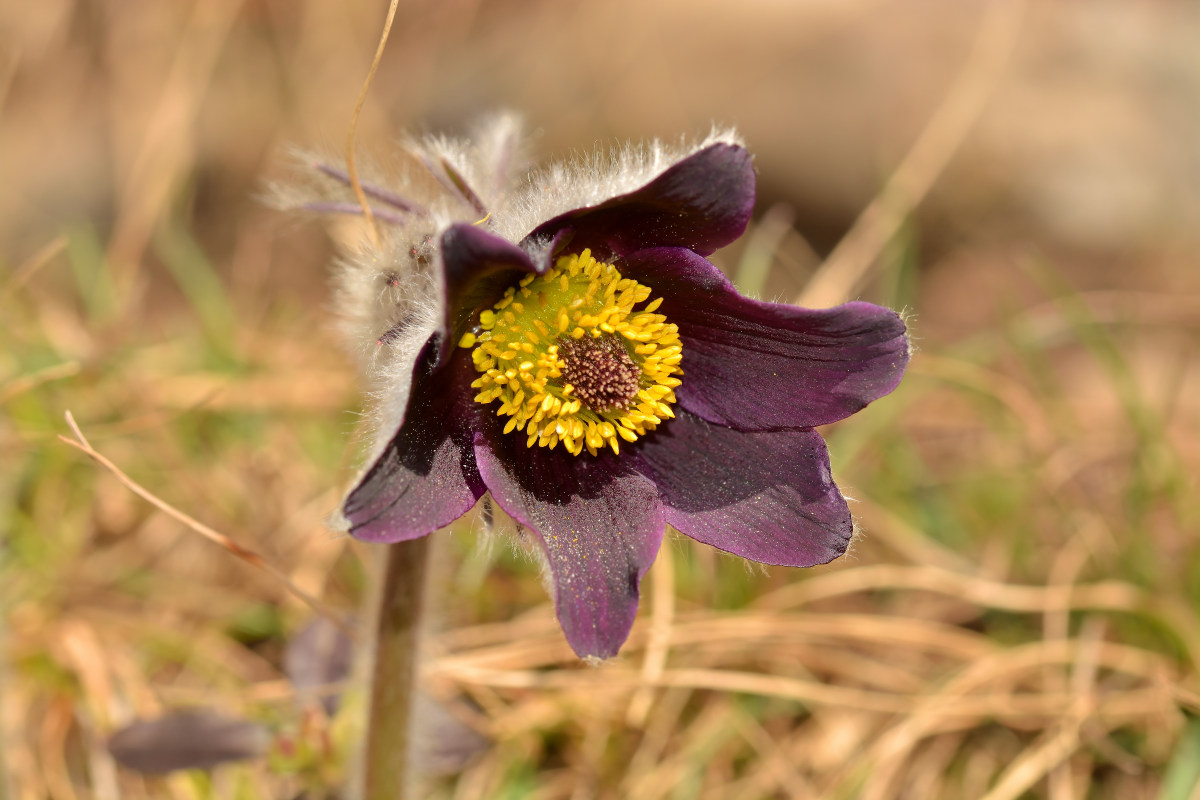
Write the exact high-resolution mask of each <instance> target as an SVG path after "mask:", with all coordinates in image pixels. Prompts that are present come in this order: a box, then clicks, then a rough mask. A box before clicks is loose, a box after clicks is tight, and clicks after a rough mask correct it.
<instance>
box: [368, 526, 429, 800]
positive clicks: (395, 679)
mask: <svg viewBox="0 0 1200 800" xmlns="http://www.w3.org/2000/svg"><path fill="white" fill-rule="evenodd" d="M386 551H387V559H386V564H385V566H384V575H383V584H382V586H381V587H380V594H379V601H378V611H377V615H376V619H375V650H374V661H373V664H372V666H371V704H370V706H369V708H368V709H367V740H366V746H365V747H364V749H363V757H364V764H363V772H362V780H363V794H362V796H363V798H364V800H403V798H405V797H407V796H408V789H409V787H410V786H411V784H412V780H411V776H410V774H409V773H410V769H411V753H410V747H409V744H410V742H409V739H410V734H411V728H412V716H413V714H412V711H413V705H414V702H415V688H416V679H417V666H418V653H417V633H418V628H419V626H420V622H421V606H422V598H423V595H424V591H425V573H426V571H427V570H426V566H427V564H428V562H429V537H428V536H423V537H421V538H420V539H413V540H412V541H409V542H399V543H397V544H392V545H388V546H387V548H386Z"/></svg>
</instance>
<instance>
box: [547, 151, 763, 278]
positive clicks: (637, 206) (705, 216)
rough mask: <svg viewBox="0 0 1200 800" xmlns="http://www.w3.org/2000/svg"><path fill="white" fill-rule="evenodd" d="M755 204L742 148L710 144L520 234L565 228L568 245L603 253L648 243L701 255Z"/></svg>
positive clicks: (740, 225) (735, 232) (728, 235)
mask: <svg viewBox="0 0 1200 800" xmlns="http://www.w3.org/2000/svg"><path fill="white" fill-rule="evenodd" d="M753 210H754V166H753V164H752V163H751V161H750V154H749V153H747V152H746V150H745V148H742V147H738V146H737V145H731V144H714V145H710V146H709V147H706V148H704V149H703V150H698V151H696V152H695V153H693V154H692V155H690V156H688V157H687V158H685V159H683V160H682V161H679V162H677V163H676V164H673V165H672V166H671V167H669V168H668V169H667V170H666V171H664V172H663V173H662V174H661V175H659V176H658V177H657V178H655V179H654V180H652V181H650V183H648V184H646V185H645V186H643V187H642V188H640V189H637V190H636V191H633V192H630V193H629V194H624V195H621V196H619V197H614V198H612V199H611V200H606V201H605V202H603V203H600V204H599V205H595V206H590V207H588V208H578V209H575V210H574V211H568V212H567V213H565V214H561V215H559V216H557V217H555V218H554V219H551V220H549V221H548V222H544V223H542V224H541V225H539V226H538V227H537V228H536V229H535V230H534V231H533V232H532V233H530V234H529V236H528V237H526V238H532V239H537V238H541V239H548V238H550V237H551V236H553V235H554V234H556V233H558V232H559V231H562V230H566V229H569V230H570V232H571V234H572V235H571V237H570V238H569V239H568V240H567V241H565V242H564V245H565V246H566V247H568V248H569V249H570V250H571V251H572V252H579V251H581V250H583V249H584V248H591V250H592V253H593V254H594V255H596V257H597V258H602V259H603V258H610V257H613V256H620V255H624V254H626V253H632V252H633V251H635V250H641V249H644V248H647V247H686V248H688V249H689V250H694V251H696V252H697V253H700V254H702V255H708V254H709V253H711V252H713V251H714V250H716V249H717V248H719V247H724V246H725V245H727V244H729V243H730V242H732V241H733V240H734V239H736V238H738V237H739V236H741V235H742V233H743V231H745V230H746V224H747V223H748V222H749V221H750V214H751V212H752V211H753Z"/></svg>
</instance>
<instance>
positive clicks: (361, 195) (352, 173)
mask: <svg viewBox="0 0 1200 800" xmlns="http://www.w3.org/2000/svg"><path fill="white" fill-rule="evenodd" d="M399 4H400V0H392V2H391V3H390V4H389V5H388V13H387V18H386V19H385V20H384V23H383V32H382V33H381V34H380V35H379V46H378V47H376V48H375V57H374V58H373V59H371V69H370V70H369V71H368V72H367V79H366V80H365V81H363V85H362V89H361V90H360V91H359V93H358V100H357V101H355V103H354V113H353V114H351V115H350V129H349V130H348V131H346V174H347V175H348V176H349V178H350V188H352V189H353V190H354V196H355V198H357V199H358V204H359V205H360V206H361V207H362V213H363V218H364V219H366V221H367V230H368V231H369V232H370V236H371V243H372V244H374V245H375V246H376V247H378V246H379V241H380V239H379V226H378V225H377V224H376V222H375V213H374V212H373V211H372V210H371V204H370V203H369V202H367V194H366V192H364V191H363V187H362V183H361V182H359V180H358V164H357V162H356V161H355V158H354V140H355V137H356V136H357V135H358V119H359V117H361V116H362V110H363V106H364V105H365V104H366V102H367V92H368V91H369V90H370V88H371V81H373V80H375V72H376V70H378V69H379V62H380V61H382V60H383V51H384V49H385V48H386V47H387V41H388V37H389V36H390V35H391V33H392V22H393V20H395V18H396V7H397V6H398V5H399Z"/></svg>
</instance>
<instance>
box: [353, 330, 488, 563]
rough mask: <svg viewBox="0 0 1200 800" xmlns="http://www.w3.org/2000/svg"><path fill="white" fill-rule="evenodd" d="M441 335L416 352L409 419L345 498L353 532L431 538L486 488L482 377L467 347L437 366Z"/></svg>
mask: <svg viewBox="0 0 1200 800" xmlns="http://www.w3.org/2000/svg"><path fill="white" fill-rule="evenodd" d="M436 348H437V335H436V334H435V335H434V336H432V337H430V340H429V342H428V343H427V344H426V345H425V348H424V349H423V350H422V351H421V354H420V355H419V356H418V357H417V365H416V366H415V367H414V368H413V386H412V394H411V395H410V397H409V400H408V408H407V409H406V410H405V412H404V422H403V423H402V424H401V425H400V429H399V430H398V431H396V434H395V435H394V436H393V437H392V440H391V441H390V442H388V445H387V447H386V448H385V449H384V451H383V453H382V455H380V456H379V458H378V459H376V461H375V463H374V464H373V465H372V466H371V468H370V469H369V470H367V473H366V475H364V476H363V478H362V480H360V481H359V483H358V485H357V486H355V487H354V489H353V490H352V491H351V492H350V494H349V496H347V497H346V501H345V503H344V504H343V506H342V513H344V514H345V515H346V518H347V519H348V520H349V521H350V533H351V535H353V536H354V537H355V538H356V539H362V540H363V541H367V542H400V541H405V540H408V539H415V538H417V537H420V536H424V535H425V534H427V533H430V532H431V531H435V530H437V529H438V528H441V527H443V526H444V525H448V524H450V523H451V522H453V521H454V520H456V519H458V518H459V517H461V516H462V515H463V514H465V513H467V512H468V511H470V510H471V507H472V506H474V505H475V501H476V500H478V499H479V498H480V496H482V495H483V493H484V491H485V489H484V486H483V482H482V481H481V480H480V478H479V472H478V470H477V469H476V468H475V456H474V449H473V445H472V430H473V428H474V427H475V425H476V418H477V417H478V411H477V410H478V409H480V408H482V406H480V405H479V404H478V403H475V402H474V401H473V400H472V399H471V398H472V397H473V396H474V390H473V389H472V388H471V381H473V380H474V379H475V377H476V373H475V369H474V367H473V366H472V365H471V359H470V358H469V357H468V356H467V353H466V351H465V350H463V351H460V353H461V355H460V356H459V357H457V358H452V359H451V360H450V362H449V363H448V364H447V365H446V366H445V367H444V368H443V369H440V370H436V371H434V370H432V369H431V364H432V361H433V354H434V351H435V350H436Z"/></svg>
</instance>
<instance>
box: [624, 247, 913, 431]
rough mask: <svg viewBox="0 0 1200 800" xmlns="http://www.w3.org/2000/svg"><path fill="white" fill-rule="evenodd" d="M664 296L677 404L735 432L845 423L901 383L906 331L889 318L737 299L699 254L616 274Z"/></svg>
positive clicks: (853, 308)
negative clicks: (676, 339)
mask: <svg viewBox="0 0 1200 800" xmlns="http://www.w3.org/2000/svg"><path fill="white" fill-rule="evenodd" d="M620 269H621V272H622V274H624V275H626V276H627V277H630V278H634V279H635V280H638V281H640V282H642V283H644V284H646V285H647V286H650V287H651V288H652V289H653V290H654V293H653V295H652V296H653V297H658V296H660V295H661V296H662V297H663V304H662V306H661V308H660V309H659V313H661V314H665V315H666V317H667V319H668V321H670V322H674V323H675V324H676V325H678V326H679V336H680V339H681V340H682V342H683V362H682V364H681V366H682V367H683V385H682V386H681V387H680V388H679V390H678V391H677V392H676V394H677V395H678V397H679V404H680V405H681V406H682V407H683V408H685V409H687V410H688V411H691V412H693V413H694V414H697V415H698V416H701V417H703V418H704V419H706V420H708V421H709V422H715V423H717V424H719V425H726V426H728V427H732V428H738V429H740V430H765V429H772V428H808V427H813V426H816V425H826V424H828V423H831V422H837V421H838V420H840V419H844V418H846V417H848V416H850V415H851V414H853V413H854V412H855V411H858V410H859V409H861V408H863V406H865V405H867V404H868V403H870V402H871V401H873V400H877V399H879V398H880V397H883V396H884V395H885V394H887V393H889V392H891V391H892V390H893V389H895V388H896V386H897V385H898V384H899V383H900V377H901V376H902V375H903V374H904V367H905V365H906V364H907V363H908V338H907V337H906V336H905V327H904V322H903V321H902V320H901V319H900V315H899V314H897V313H896V312H895V311H892V310H891V309H887V308H883V307H881V306H876V305H872V304H871V303H861V302H854V303H846V304H845V305H841V306H838V307H836V308H829V309H820V310H818V309H809V308H799V307H797V306H791V305H786V304H783V303H765V302H762V301H760V300H751V299H749V298H746V297H742V296H741V295H739V294H738V293H737V290H735V289H734V288H733V285H732V284H731V283H730V282H729V280H728V279H727V278H726V277H725V276H724V275H722V274H721V271H720V270H718V269H717V268H716V267H714V266H713V265H712V264H710V263H709V262H708V261H707V260H705V259H703V258H701V257H699V256H697V255H696V254H695V253H691V252H688V251H687V250H681V249H667V248H660V249H655V250H645V251H642V252H640V253H634V254H633V255H631V256H630V257H629V258H628V259H627V260H626V261H624V262H622V264H621V266H620Z"/></svg>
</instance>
